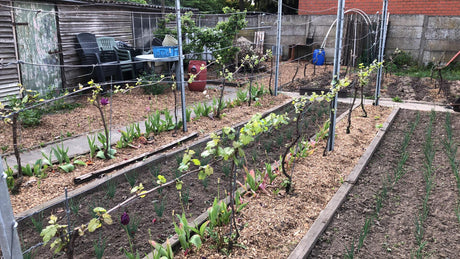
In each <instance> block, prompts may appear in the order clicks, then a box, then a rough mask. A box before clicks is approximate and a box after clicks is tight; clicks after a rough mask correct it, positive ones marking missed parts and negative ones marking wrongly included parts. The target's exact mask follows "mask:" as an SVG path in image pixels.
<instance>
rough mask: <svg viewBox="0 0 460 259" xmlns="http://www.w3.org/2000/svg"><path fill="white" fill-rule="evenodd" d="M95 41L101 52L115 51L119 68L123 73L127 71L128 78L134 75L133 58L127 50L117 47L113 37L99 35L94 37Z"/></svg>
mask: <svg viewBox="0 0 460 259" xmlns="http://www.w3.org/2000/svg"><path fill="white" fill-rule="evenodd" d="M96 41H97V45H98V46H99V49H100V50H101V51H102V52H110V51H113V52H115V55H117V56H118V60H119V61H120V68H121V72H122V73H123V75H124V73H125V72H129V73H130V76H131V78H130V79H133V78H135V77H136V75H135V67H134V65H133V60H132V58H131V53H130V52H129V50H126V49H120V48H118V46H117V43H116V41H115V39H114V38H113V37H99V38H96Z"/></svg>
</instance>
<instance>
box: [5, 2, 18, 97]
mask: <svg viewBox="0 0 460 259" xmlns="http://www.w3.org/2000/svg"><path fill="white" fill-rule="evenodd" d="M10 4H11V1H0V61H1V64H2V66H0V100H2V99H4V97H6V96H8V95H16V94H18V93H19V89H18V87H17V85H18V83H19V70H18V66H17V65H9V66H6V65H7V64H8V63H10V62H15V61H16V59H17V56H16V49H15V47H16V43H15V42H16V41H15V35H14V31H13V26H12V23H13V21H12V15H11V12H10V9H9V8H6V7H4V6H5V5H10Z"/></svg>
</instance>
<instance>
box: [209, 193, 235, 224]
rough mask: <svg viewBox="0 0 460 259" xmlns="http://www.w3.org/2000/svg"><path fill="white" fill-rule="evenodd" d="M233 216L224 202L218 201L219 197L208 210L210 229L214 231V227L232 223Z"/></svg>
mask: <svg viewBox="0 0 460 259" xmlns="http://www.w3.org/2000/svg"><path fill="white" fill-rule="evenodd" d="M231 214H232V211H231V210H230V208H228V207H227V204H226V203H225V202H224V201H218V200H217V197H216V198H214V202H213V204H212V207H211V208H209V209H208V217H209V227H210V228H211V229H212V228H214V227H218V226H223V225H227V224H228V223H230V216H231Z"/></svg>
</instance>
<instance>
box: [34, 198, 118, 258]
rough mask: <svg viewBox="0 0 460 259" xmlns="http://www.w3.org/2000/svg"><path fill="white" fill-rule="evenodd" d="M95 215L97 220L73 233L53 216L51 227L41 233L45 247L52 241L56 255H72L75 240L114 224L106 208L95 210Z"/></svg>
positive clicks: (50, 221) (93, 219)
mask: <svg viewBox="0 0 460 259" xmlns="http://www.w3.org/2000/svg"><path fill="white" fill-rule="evenodd" d="M94 213H95V214H96V215H97V217H96V218H92V219H91V220H90V221H89V222H88V223H87V224H84V225H81V226H79V227H77V228H75V229H73V232H72V233H69V232H68V229H69V228H68V226H67V225H62V224H59V222H58V218H57V217H56V216H55V215H51V216H50V220H49V221H48V224H49V225H48V226H47V227H46V228H45V229H43V230H42V232H41V233H40V236H42V237H43V243H44V245H47V244H48V243H50V242H51V241H52V242H51V244H50V249H54V251H53V252H54V254H58V253H60V252H61V251H63V250H64V251H67V252H68V253H72V252H73V246H74V242H75V238H77V237H78V236H82V235H84V233H85V231H89V232H94V231H95V230H96V229H98V228H100V227H101V226H102V224H103V223H105V224H108V225H110V224H112V218H111V217H110V215H109V214H108V213H107V211H106V210H105V209H104V208H101V207H97V208H94Z"/></svg>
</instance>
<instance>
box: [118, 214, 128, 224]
mask: <svg viewBox="0 0 460 259" xmlns="http://www.w3.org/2000/svg"><path fill="white" fill-rule="evenodd" d="M120 222H121V224H123V225H125V226H126V225H128V224H129V215H128V213H126V211H125V212H123V214H122V215H121V220H120Z"/></svg>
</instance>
